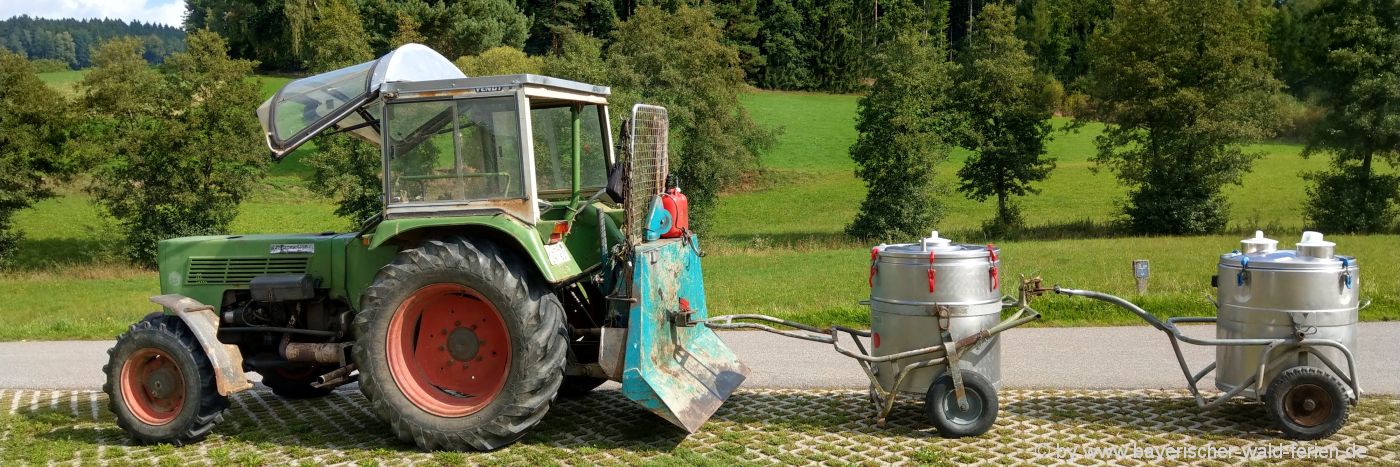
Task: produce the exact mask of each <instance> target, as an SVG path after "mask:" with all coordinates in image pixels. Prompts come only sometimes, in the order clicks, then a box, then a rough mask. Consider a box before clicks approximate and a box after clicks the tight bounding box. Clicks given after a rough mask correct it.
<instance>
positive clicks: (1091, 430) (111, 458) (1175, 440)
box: [0, 389, 1400, 465]
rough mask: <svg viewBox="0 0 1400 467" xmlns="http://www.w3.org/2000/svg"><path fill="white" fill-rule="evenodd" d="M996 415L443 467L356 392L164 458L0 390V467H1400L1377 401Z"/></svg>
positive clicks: (713, 437)
mask: <svg viewBox="0 0 1400 467" xmlns="http://www.w3.org/2000/svg"><path fill="white" fill-rule="evenodd" d="M1000 399H1001V401H1000V402H1001V405H1000V407H1001V412H1000V414H1001V415H1000V418H999V419H998V422H997V425H996V427H995V428H993V429H992V431H991V432H989V433H987V434H986V435H983V436H981V437H977V438H967V439H958V440H948V439H943V438H940V437H939V436H938V434H937V433H936V432H935V431H934V430H933V428H931V427H930V426H929V425H928V423H927V420H926V419H925V416H924V414H923V411H922V404H921V403H919V402H917V401H905V402H904V403H902V404H901V405H900V406H899V408H898V409H897V410H896V411H895V413H894V414H892V416H891V418H890V420H889V424H888V426H887V427H885V428H877V427H876V426H875V424H874V423H873V421H872V420H871V419H870V418H869V417H870V415H871V414H872V412H873V409H871V408H870V407H869V402H868V399H867V397H866V394H865V393H864V392H863V391H856V390H846V389H833V390H792V389H769V390H741V391H740V392H738V393H737V394H735V395H734V397H732V398H731V399H730V400H729V402H728V403H726V404H725V405H724V407H723V408H722V409H721V410H720V411H719V412H718V413H717V414H716V415H715V417H714V418H713V419H711V420H710V422H709V423H707V424H706V425H705V426H704V427H703V428H702V430H701V431H700V432H699V433H695V434H692V435H689V436H686V435H684V434H683V433H682V432H680V431H679V430H676V429H673V428H671V427H670V426H669V425H668V424H666V423H665V422H664V421H662V420H660V419H659V418H656V417H655V416H653V415H651V414H649V413H647V412H646V411H644V410H642V409H640V408H638V407H637V406H635V405H634V404H632V403H631V402H628V401H627V400H626V399H624V398H623V397H622V394H621V393H620V392H618V391H616V390H602V391H597V392H595V393H593V394H591V395H589V396H587V397H584V398H577V399H561V400H560V401H558V402H557V403H556V404H555V406H554V408H553V409H552V410H551V411H550V413H549V415H548V416H547V417H545V419H544V420H543V422H542V423H541V424H540V425H539V426H537V427H536V428H535V429H534V430H533V431H531V433H530V434H529V435H528V436H526V437H525V438H524V439H523V440H521V441H520V442H519V443H517V444H515V445H513V446H510V447H507V448H505V449H501V450H498V451H494V452H485V453H455V452H421V451H418V450H416V449H415V448H414V447H413V446H411V445H406V444H404V443H401V442H399V441H398V440H397V439H395V438H394V437H393V436H392V435H390V434H389V433H388V430H387V427H386V426H385V425H384V424H382V423H380V422H379V421H378V420H377V419H376V418H375V417H374V416H373V415H372V414H371V413H369V412H368V411H367V405H366V403H365V400H364V398H363V397H362V396H361V395H360V394H359V392H358V391H350V390H340V391H337V392H335V393H334V394H332V395H331V396H329V397H325V398H321V399H314V400H296V401H288V400H282V399H279V398H277V397H276V396H274V395H272V394H271V393H270V392H267V391H266V390H263V389H258V390H253V391H248V392H244V393H240V394H237V395H235V396H234V397H233V400H232V407H231V409H230V410H229V411H228V413H227V414H226V416H225V420H224V422H223V423H222V424H221V425H219V427H218V428H217V429H216V430H215V432H214V434H213V435H212V436H210V437H209V438H208V439H206V440H204V441H203V442H200V443H197V444H194V445H190V446H184V447H173V446H168V445H157V446H142V445H132V444H131V442H130V441H129V440H128V438H127V437H126V436H125V435H124V434H123V433H122V431H121V430H120V429H118V428H117V427H116V425H115V424H114V423H113V422H112V416H111V414H110V413H109V412H108V411H107V398H106V396H105V395H104V394H102V393H101V392H95V391H84V390H63V391H47V390H0V465H92V464H142V465H147V464H160V465H189V464H214V465H269V464H273V465H282V464H305V465H328V464H352V465H353V464H360V465H364V464H384V465H399V464H407V465H461V464H514V465H519V464H529V465H551V464H571V465H591V464H620V463H626V464H637V463H654V464H697V463H699V464H705V463H710V464H720V465H730V464H750V463H751V464H826V465H848V464H863V465H885V464H932V465H973V464H976V465H1002V464H1037V465H1091V464H1099V463H1113V464H1120V465H1175V464H1193V465H1195V464H1201V465H1242V464H1255V463H1272V462H1275V461H1280V460H1281V461H1292V462H1302V463H1314V462H1315V463H1338V462H1340V463H1346V464H1358V465H1378V464H1379V465H1400V401H1397V399H1395V398H1390V397H1371V398H1366V399H1364V400H1363V402H1362V404H1361V406H1360V407H1358V408H1356V409H1354V410H1353V412H1352V415H1351V418H1350V420H1349V421H1348V423H1347V425H1346V426H1345V427H1344V428H1343V429H1342V431H1341V432H1340V433H1338V434H1337V435H1336V436H1333V437H1332V438H1330V439H1327V440H1324V441H1319V442H1294V441H1286V440H1283V439H1281V438H1279V437H1278V433H1277V432H1276V431H1274V429H1273V428H1272V427H1271V426H1270V424H1269V422H1268V417H1267V416H1266V415H1265V412H1264V408H1263V406H1262V405H1261V404H1258V403H1251V402H1248V401H1245V400H1238V401H1236V402H1234V403H1231V404H1228V405H1226V406H1225V407H1224V408H1223V409H1221V410H1217V411H1212V412H1202V411H1200V410H1197V409H1196V408H1195V406H1194V402H1193V401H1192V400H1191V399H1190V398H1189V394H1187V393H1186V392H1184V391H1177V390H1151V389H1141V390H1039V389H1011V390H1004V391H1002V392H1001V394H1000ZM1110 449H1111V450H1116V451H1105V450H1110Z"/></svg>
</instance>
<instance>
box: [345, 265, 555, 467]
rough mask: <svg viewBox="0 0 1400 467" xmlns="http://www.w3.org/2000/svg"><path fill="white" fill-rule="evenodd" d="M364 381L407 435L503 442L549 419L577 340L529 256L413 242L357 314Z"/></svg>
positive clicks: (482, 445) (419, 439)
mask: <svg viewBox="0 0 1400 467" xmlns="http://www.w3.org/2000/svg"><path fill="white" fill-rule="evenodd" d="M355 335H356V342H355V347H354V356H355V362H356V364H357V365H358V366H359V368H360V388H361V390H362V391H363V392H364V394H365V397H366V398H368V399H369V400H370V402H371V405H372V406H373V408H374V410H375V412H376V413H377V414H378V415H379V416H380V417H381V418H382V419H383V420H385V421H386V422H388V423H389V426H390V428H391V429H392V430H393V431H394V433H395V434H396V435H397V436H398V437H399V439H402V440H404V441H412V442H414V443H415V444H417V445H418V447H420V448H422V449H425V450H434V449H445V450H463V449H477V450H490V449H496V448H499V447H502V446H505V445H507V444H510V443H511V442H514V441H515V440H517V439H519V438H520V437H521V436H523V435H524V434H525V432H526V431H527V430H528V429H529V428H531V427H533V426H534V425H535V424H536V423H538V422H539V420H540V419H541V418H542V417H544V414H545V412H546V411H548V410H549V405H550V403H551V402H552V401H553V399H554V397H555V395H556V394H557V393H558V391H559V385H560V382H561V380H562V379H563V376H564V364H565V354H566V352H567V350H568V339H567V337H566V336H567V334H566V333H565V332H564V323H563V308H562V307H561V306H560V304H559V300H558V298H556V297H555V296H554V294H553V293H551V292H550V291H549V289H548V288H547V287H544V286H542V285H539V284H536V283H535V282H534V281H533V280H532V278H531V276H530V275H529V274H528V273H527V270H526V265H524V264H522V263H521V262H520V260H518V259H516V258H514V257H512V256H509V255H507V254H506V253H505V252H503V251H501V250H500V249H499V248H498V247H496V246H495V245H493V244H490V243H486V242H471V241H467V240H465V239H461V238H456V239H450V240H447V241H438V240H431V241H428V242H425V243H424V244H423V245H421V246H419V247H417V248H413V249H409V250H404V251H403V252H401V253H399V256H398V257H397V258H396V259H395V260H394V261H393V262H392V263H390V264H389V265H387V266H385V267H384V268H383V269H381V270H380V271H379V274H378V275H376V276H375V279H374V282H373V283H372V284H371V285H370V286H369V288H367V289H366V291H365V300H364V308H363V309H362V310H361V311H360V312H359V314H358V315H356V317H355Z"/></svg>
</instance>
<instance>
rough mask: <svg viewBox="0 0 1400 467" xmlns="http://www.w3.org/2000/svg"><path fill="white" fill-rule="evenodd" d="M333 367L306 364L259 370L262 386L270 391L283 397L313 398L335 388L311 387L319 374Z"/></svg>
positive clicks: (323, 395) (326, 393) (328, 392)
mask: <svg viewBox="0 0 1400 467" xmlns="http://www.w3.org/2000/svg"><path fill="white" fill-rule="evenodd" d="M334 369H335V368H327V367H322V366H315V365H306V366H299V367H289V368H272V369H269V370H267V371H261V370H259V371H258V373H259V374H261V375H262V383H263V386H267V387H268V388H269V389H272V393H273V394H276V395H277V397H281V398H283V399H313V398H317V397H325V396H327V395H329V394H330V393H331V391H334V390H335V388H315V387H311V384H312V383H315V382H316V381H317V380H318V379H319V378H320V377H321V375H324V374H326V373H328V372H330V371H331V370H334Z"/></svg>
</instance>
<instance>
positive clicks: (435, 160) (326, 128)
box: [258, 44, 613, 225]
mask: <svg viewBox="0 0 1400 467" xmlns="http://www.w3.org/2000/svg"><path fill="white" fill-rule="evenodd" d="M609 94H610V91H609V89H608V88H607V87H603V86H594V85H590V84H584V83H579V82H575V81H569V80H564V79H558V78H550V77H545V76H538V75H528V74H522V75H506V76H486V77H470V78H469V77H466V76H465V75H463V74H462V72H461V71H460V70H458V69H457V67H456V66H455V65H453V64H452V63H451V62H449V61H447V59H446V58H444V57H442V56H441V55H438V54H437V53H436V52H434V51H433V50H431V49H428V48H427V47H424V46H421V45H417V44H409V45H406V46H403V47H401V48H399V49H397V50H395V51H393V52H391V53H389V54H388V55H385V56H384V57H382V58H380V59H378V60H375V61H371V62H366V63H362V64H359V65H355V66H351V67H347V68H343V69H339V70H335V71H331V72H327V73H323V74H320V75H315V76H311V77H307V78H303V79H299V80H296V81H293V82H291V83H288V84H287V85H286V86H285V87H283V88H282V89H281V90H280V91H278V92H277V94H276V95H274V96H273V97H272V98H271V99H269V100H268V101H267V102H265V103H263V105H262V106H261V107H260V108H259V109H258V117H259V119H260V121H261V122H262V125H263V128H264V132H265V135H266V139H267V144H268V147H269V149H271V150H272V154H273V157H274V158H276V159H281V158H283V157H285V156H286V155H288V154H290V153H291V152H292V151H294V150H296V149H297V148H298V147H300V146H301V145H302V144H305V143H306V142H308V141H310V140H311V139H312V138H313V137H315V136H317V135H319V134H323V133H324V132H337V133H338V132H344V133H349V134H351V135H353V136H355V137H358V138H360V139H363V140H365V141H368V142H370V143H373V144H375V145H378V146H380V148H381V150H382V151H383V157H384V170H383V174H384V203H385V210H384V218H385V219H396V218H410V217H424V216H453V215H472V214H477V213H483V212H504V213H506V214H509V215H511V216H513V217H515V218H516V219H518V220H520V221H522V222H524V223H526V224H530V225H534V224H536V223H537V222H538V221H539V220H540V219H541V217H542V216H544V217H545V218H549V217H557V214H559V212H565V210H562V209H560V210H559V212H556V213H550V212H549V211H550V209H551V208H554V207H556V206H557V207H561V208H562V207H565V206H567V207H570V208H575V209H576V208H577V207H578V205H579V204H580V203H582V200H583V199H584V198H586V197H588V196H592V195H594V194H597V193H598V192H599V191H600V190H602V189H603V188H604V187H605V185H606V184H607V175H608V168H609V167H610V166H611V164H612V161H613V154H612V135H611V133H610V132H609V131H608V125H607V122H608V109H607V98H608V95H609ZM555 220H558V219H555Z"/></svg>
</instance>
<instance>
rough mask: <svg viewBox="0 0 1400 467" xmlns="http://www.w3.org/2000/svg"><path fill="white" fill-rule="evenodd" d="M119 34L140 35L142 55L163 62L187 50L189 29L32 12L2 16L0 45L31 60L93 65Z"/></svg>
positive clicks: (124, 35)
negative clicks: (50, 16)
mask: <svg viewBox="0 0 1400 467" xmlns="http://www.w3.org/2000/svg"><path fill="white" fill-rule="evenodd" d="M118 37H136V38H138V39H139V40H140V41H141V47H142V56H143V57H144V58H145V59H146V61H147V62H150V63H160V61H161V60H162V59H163V58H164V57H165V56H166V55H169V54H171V53H173V52H180V51H183V50H185V31H184V30H183V29H180V28H178V27H175V26H169V25H164V24H156V23H142V22H140V21H132V22H130V23H128V22H126V21H122V20H119V19H72V18H64V19H46V18H31V17H29V16H16V17H13V18H9V19H4V20H0V48H5V49H8V50H9V51H11V52H14V53H16V54H19V55H20V56H22V57H26V58H28V59H30V60H44V61H47V62H48V63H62V64H64V65H67V66H68V67H69V68H75V69H76V68H87V67H90V66H92V54H93V51H94V50H96V49H97V46H99V45H101V44H102V43H103V42H106V41H108V40H110V39H115V38H118ZM45 71H54V70H45Z"/></svg>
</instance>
